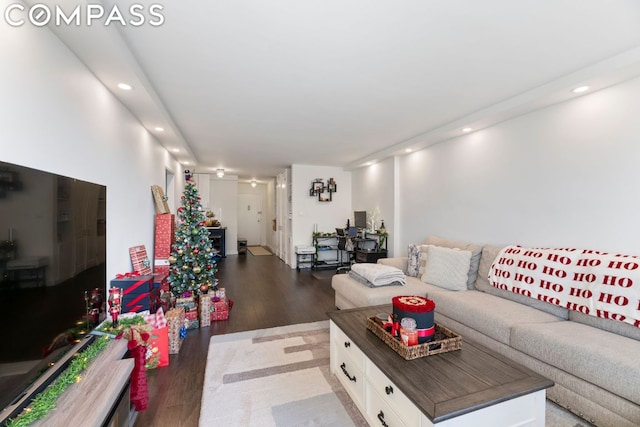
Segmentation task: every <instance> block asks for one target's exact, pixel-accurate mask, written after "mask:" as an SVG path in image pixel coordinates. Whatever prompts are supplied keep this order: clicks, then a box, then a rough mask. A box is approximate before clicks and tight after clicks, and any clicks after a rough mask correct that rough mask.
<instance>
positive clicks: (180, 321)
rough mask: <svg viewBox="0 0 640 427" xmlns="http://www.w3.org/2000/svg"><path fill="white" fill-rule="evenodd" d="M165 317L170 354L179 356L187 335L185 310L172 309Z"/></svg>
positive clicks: (180, 308)
mask: <svg viewBox="0 0 640 427" xmlns="http://www.w3.org/2000/svg"><path fill="white" fill-rule="evenodd" d="M165 317H166V319H167V333H168V336H169V354H178V353H179V352H180V346H181V345H182V340H183V339H184V337H185V333H186V327H185V324H184V322H185V318H184V309H183V308H182V307H179V308H172V309H171V310H169V311H167V314H166V315H165Z"/></svg>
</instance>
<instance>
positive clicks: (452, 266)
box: [421, 245, 471, 291]
mask: <svg viewBox="0 0 640 427" xmlns="http://www.w3.org/2000/svg"><path fill="white" fill-rule="evenodd" d="M470 261H471V251H467V250H461V249H457V248H445V247H441V246H434V245H429V246H428V247H427V262H426V265H425V268H424V273H423V274H422V277H421V279H422V281H423V282H425V283H430V284H432V285H436V286H439V287H441V288H445V289H449V290H452V291H464V290H466V289H467V277H468V274H469V263H470Z"/></svg>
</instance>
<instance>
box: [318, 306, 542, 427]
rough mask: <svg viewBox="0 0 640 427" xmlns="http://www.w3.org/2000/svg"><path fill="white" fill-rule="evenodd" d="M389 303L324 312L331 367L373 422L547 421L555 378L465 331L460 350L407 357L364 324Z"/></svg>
mask: <svg viewBox="0 0 640 427" xmlns="http://www.w3.org/2000/svg"><path fill="white" fill-rule="evenodd" d="M391 310H392V308H391V305H383V306H375V307H366V308H357V309H350V310H340V311H333V312H330V313H328V315H329V319H330V321H331V322H330V325H331V370H332V372H333V373H334V374H335V375H336V376H337V377H338V379H339V380H340V382H341V383H342V384H343V385H344V387H345V389H346V390H347V392H348V393H349V395H350V396H351V398H352V399H353V401H354V403H355V404H356V405H357V406H358V409H359V410H360V412H362V413H363V415H364V416H365V418H367V421H368V422H369V423H370V424H371V425H381V426H383V427H386V426H396V425H405V426H420V427H431V426H438V427H463V426H464V427H467V426H474V427H482V426H487V427H499V426H544V424H545V394H546V392H545V390H546V389H547V388H549V387H551V386H553V382H552V381H550V380H548V379H546V378H544V377H542V376H540V375H538V374H536V373H535V372H533V371H531V370H530V369H528V368H525V367H524V366H522V365H520V364H518V363H516V362H513V361H511V360H509V359H507V358H505V357H503V356H501V355H499V354H497V353H495V352H493V351H491V350H490V349H488V348H486V347H483V346H481V345H479V344H476V343H474V342H473V339H472V338H473V337H466V336H463V337H462V349H461V350H455V351H451V352H447V353H441V354H436V355H432V356H426V357H421V358H418V359H414V360H405V359H404V358H403V357H401V356H400V355H399V354H397V353H396V352H395V351H393V350H392V349H391V348H390V347H389V346H388V345H387V344H385V343H384V342H383V341H382V340H381V339H380V338H378V337H377V336H375V335H374V334H373V333H372V332H371V331H369V330H367V328H366V323H367V317H369V316H373V315H375V314H377V313H389V312H391Z"/></svg>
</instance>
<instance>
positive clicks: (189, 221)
mask: <svg viewBox="0 0 640 427" xmlns="http://www.w3.org/2000/svg"><path fill="white" fill-rule="evenodd" d="M185 178H186V181H185V188H184V193H183V195H182V197H181V206H180V207H179V208H178V210H177V214H178V215H177V216H178V226H177V227H176V236H175V237H176V238H175V243H174V244H173V246H172V248H171V256H170V257H169V264H170V268H169V284H170V285H171V292H172V293H173V294H174V295H175V296H176V297H182V296H183V295H185V294H188V293H192V294H194V295H198V294H204V293H207V292H208V291H209V289H213V290H217V288H218V287H217V283H218V281H217V279H215V278H214V274H215V273H216V272H217V268H216V267H217V264H216V261H215V258H214V257H213V256H214V251H213V250H212V245H211V241H210V240H209V232H208V231H207V229H206V228H205V227H204V223H205V222H204V219H205V216H204V212H203V210H202V204H201V199H200V196H199V194H198V189H197V187H196V185H195V182H194V181H193V180H192V179H191V175H190V174H187V173H186V171H185Z"/></svg>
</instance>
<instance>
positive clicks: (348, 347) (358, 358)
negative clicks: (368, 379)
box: [333, 328, 365, 372]
mask: <svg viewBox="0 0 640 427" xmlns="http://www.w3.org/2000/svg"><path fill="white" fill-rule="evenodd" d="M333 345H335V346H336V353H337V355H338V357H340V358H341V357H342V355H343V354H345V355H347V356H348V357H350V358H351V360H352V361H353V363H355V364H356V366H357V368H358V369H359V370H360V372H364V360H365V356H364V353H362V351H361V350H360V349H359V348H358V346H356V345H355V344H354V343H353V342H352V341H351V340H350V339H349V338H348V337H347V336H346V335H345V333H344V332H342V331H341V330H340V329H339V328H335V335H334V342H333Z"/></svg>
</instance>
